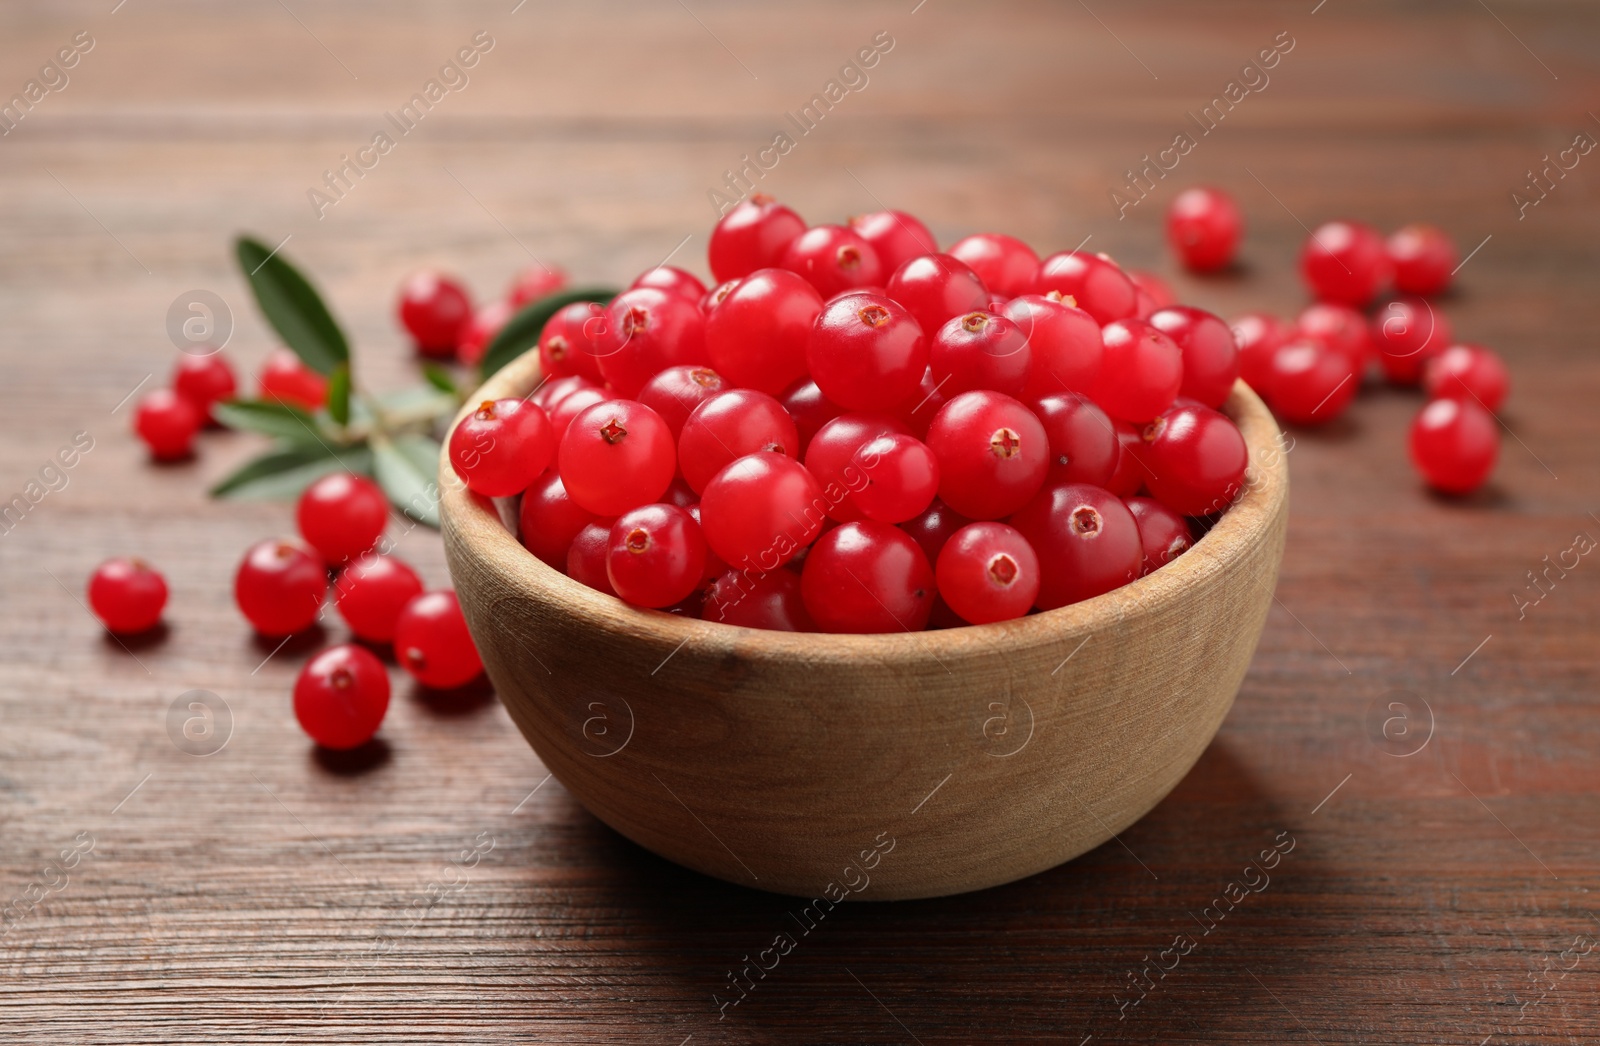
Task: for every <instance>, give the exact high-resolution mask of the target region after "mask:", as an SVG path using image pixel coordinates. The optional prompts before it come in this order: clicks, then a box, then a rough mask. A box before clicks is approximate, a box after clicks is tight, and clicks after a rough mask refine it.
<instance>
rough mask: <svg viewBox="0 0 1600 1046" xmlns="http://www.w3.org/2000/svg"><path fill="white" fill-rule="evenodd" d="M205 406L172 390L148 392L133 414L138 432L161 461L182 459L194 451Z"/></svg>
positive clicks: (152, 454) (134, 424)
mask: <svg viewBox="0 0 1600 1046" xmlns="http://www.w3.org/2000/svg"><path fill="white" fill-rule="evenodd" d="M203 420H204V415H203V414H202V412H201V409H200V408H198V407H196V406H195V405H194V404H193V403H191V402H190V401H189V400H187V399H185V398H183V397H182V396H180V395H178V394H177V393H176V392H174V391H172V390H171V389H156V390H154V391H153V392H147V393H145V395H144V396H143V398H141V399H140V400H139V406H138V407H137V408H136V409H135V411H134V415H133V427H134V431H135V432H137V433H138V434H139V438H140V439H142V440H144V443H145V446H147V447H149V448H150V456H151V457H152V458H155V459H156V460H157V461H178V460H180V459H182V458H186V457H188V456H189V455H190V453H191V452H193V450H194V437H195V433H197V432H199V431H200V424H201V422H202V421H203Z"/></svg>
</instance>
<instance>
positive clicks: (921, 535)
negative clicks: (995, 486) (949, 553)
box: [900, 498, 972, 563]
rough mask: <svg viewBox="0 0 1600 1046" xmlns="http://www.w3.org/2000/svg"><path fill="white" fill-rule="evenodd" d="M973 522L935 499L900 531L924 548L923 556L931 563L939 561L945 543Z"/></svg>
mask: <svg viewBox="0 0 1600 1046" xmlns="http://www.w3.org/2000/svg"><path fill="white" fill-rule="evenodd" d="M971 522H972V520H970V519H968V518H967V517H965V516H963V515H961V514H960V513H958V512H956V511H955V510H954V509H952V508H951V507H950V506H949V505H946V504H945V503H944V502H942V501H940V500H939V499H938V498H934V499H933V504H931V505H929V506H928V507H927V509H926V510H924V511H923V512H922V514H921V515H919V516H917V517H916V518H914V519H908V520H906V521H905V522H904V523H902V524H900V529H901V530H903V531H905V532H906V533H907V534H910V535H911V539H912V540H913V541H915V542H916V543H917V544H918V545H921V546H922V551H923V554H924V555H926V556H927V557H928V562H929V563H937V562H938V561H939V552H940V551H941V550H942V549H943V548H944V543H945V542H946V541H949V540H950V536H951V535H952V534H954V533H955V532H956V531H958V530H960V529H961V528H962V527H964V526H966V525H967V524H968V523H971Z"/></svg>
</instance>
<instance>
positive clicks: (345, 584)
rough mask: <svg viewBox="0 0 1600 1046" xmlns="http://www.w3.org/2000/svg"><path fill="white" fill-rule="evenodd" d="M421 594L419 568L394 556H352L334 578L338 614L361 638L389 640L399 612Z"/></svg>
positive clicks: (370, 553)
mask: <svg viewBox="0 0 1600 1046" xmlns="http://www.w3.org/2000/svg"><path fill="white" fill-rule="evenodd" d="M420 595H422V579H421V578H420V577H418V576H417V572H416V571H415V570H412V569H411V568H410V567H409V566H407V565H406V564H405V563H403V562H402V561H400V560H399V559H397V558H395V557H394V556H385V555H379V554H378V553H375V552H369V553H367V554H365V555H362V556H359V557H357V558H356V559H354V560H351V561H350V562H349V563H348V564H346V565H345V568H344V569H343V570H341V571H339V576H338V577H336V578H335V579H334V582H333V601H334V605H335V606H337V607H338V608H339V616H341V617H343V618H344V622H345V624H347V625H349V626H350V631H352V632H354V633H355V634H356V635H357V636H358V637H360V638H361V639H365V640H366V641H367V642H369V643H387V642H389V641H390V640H391V639H393V638H394V626H395V622H396V621H398V620H399V619H400V612H401V611H402V610H404V609H405V608H406V604H408V603H410V602H411V601H412V600H413V599H415V598H416V597H418V596H420Z"/></svg>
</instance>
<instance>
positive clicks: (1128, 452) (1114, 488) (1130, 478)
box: [1051, 418, 1150, 498]
mask: <svg viewBox="0 0 1600 1046" xmlns="http://www.w3.org/2000/svg"><path fill="white" fill-rule="evenodd" d="M1111 424H1112V425H1114V426H1116V430H1117V463H1116V465H1115V466H1114V467H1113V468H1112V470H1111V478H1110V479H1109V480H1107V481H1106V484H1105V488H1106V489H1107V490H1109V491H1110V492H1111V493H1113V494H1115V495H1116V496H1117V497H1119V498H1131V497H1132V496H1133V495H1135V494H1137V493H1139V490H1140V488H1141V487H1143V486H1144V481H1145V477H1146V476H1148V475H1150V467H1149V466H1148V465H1146V464H1145V463H1144V458H1142V457H1141V456H1140V455H1139V448H1141V447H1142V446H1144V426H1142V425H1131V424H1129V423H1128V422H1126V421H1117V420H1116V419H1114V418H1113V419H1112V422H1111ZM1051 485H1056V484H1055V483H1054V482H1052V484H1051Z"/></svg>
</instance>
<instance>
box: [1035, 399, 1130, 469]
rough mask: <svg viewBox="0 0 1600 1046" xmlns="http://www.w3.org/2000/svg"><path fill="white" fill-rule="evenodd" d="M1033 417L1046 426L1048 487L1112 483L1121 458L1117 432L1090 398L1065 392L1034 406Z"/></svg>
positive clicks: (1038, 402)
mask: <svg viewBox="0 0 1600 1046" xmlns="http://www.w3.org/2000/svg"><path fill="white" fill-rule="evenodd" d="M1034 413H1035V414H1037V415H1038V417H1039V421H1040V422H1041V423H1042V424H1043V425H1044V434H1045V439H1046V440H1047V441H1048V442H1049V444H1050V471H1049V473H1048V476H1047V478H1046V480H1045V482H1046V483H1092V484H1094V485H1095V486H1097V487H1104V486H1106V485H1108V484H1109V483H1110V482H1111V477H1112V475H1113V474H1114V473H1115V472H1116V469H1117V462H1118V460H1119V458H1120V457H1121V448H1120V446H1119V444H1118V442H1117V430H1116V428H1115V426H1113V425H1112V423H1111V418H1110V417H1109V416H1107V414H1106V412H1105V411H1103V410H1101V409H1100V408H1099V406H1097V405H1096V404H1095V402H1094V401H1093V400H1091V399H1089V398H1088V397H1087V396H1082V395H1079V394H1078V393H1076V392H1063V393H1061V394H1060V395H1056V396H1046V397H1045V398H1043V399H1041V400H1038V401H1037V402H1035V403H1034Z"/></svg>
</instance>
